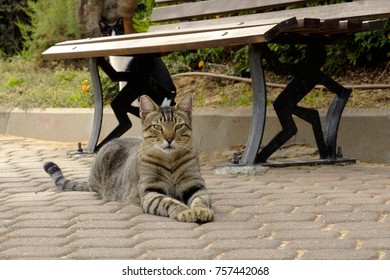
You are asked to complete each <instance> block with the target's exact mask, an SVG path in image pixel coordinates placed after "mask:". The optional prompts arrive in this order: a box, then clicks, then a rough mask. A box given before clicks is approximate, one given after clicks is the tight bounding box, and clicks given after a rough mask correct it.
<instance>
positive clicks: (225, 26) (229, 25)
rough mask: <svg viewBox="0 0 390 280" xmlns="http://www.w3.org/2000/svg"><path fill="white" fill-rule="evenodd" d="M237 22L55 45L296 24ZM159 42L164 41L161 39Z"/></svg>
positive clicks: (283, 27) (292, 23)
mask: <svg viewBox="0 0 390 280" xmlns="http://www.w3.org/2000/svg"><path fill="white" fill-rule="evenodd" d="M236 19H237V21H236V22H232V23H227V24H221V25H217V26H210V25H207V26H199V27H196V28H187V29H175V30H163V31H158V30H157V31H156V32H146V33H136V34H126V35H120V36H106V37H97V38H88V39H81V40H70V41H65V42H60V43H57V44H56V45H58V46H60V45H63V46H64V45H78V44H91V43H98V42H100V43H102V42H119V41H124V40H126V41H129V40H135V39H146V38H157V37H164V36H174V35H184V34H194V33H200V32H207V31H219V30H232V29H239V28H247V27H258V26H264V25H276V24H277V25H278V31H279V32H285V31H287V30H289V29H291V28H294V27H296V26H297V24H298V22H297V20H296V19H295V18H288V19H283V20H281V21H275V20H266V21H258V20H257V21H249V22H243V21H240V20H239V17H236ZM161 40H164V39H163V38H162V39H161Z"/></svg>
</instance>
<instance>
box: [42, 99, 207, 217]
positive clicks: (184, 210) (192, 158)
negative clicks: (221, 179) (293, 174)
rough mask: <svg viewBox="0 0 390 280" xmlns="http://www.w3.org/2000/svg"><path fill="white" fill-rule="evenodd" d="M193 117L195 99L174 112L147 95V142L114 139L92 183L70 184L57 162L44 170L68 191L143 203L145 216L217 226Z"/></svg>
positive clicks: (94, 170) (98, 160)
mask: <svg viewBox="0 0 390 280" xmlns="http://www.w3.org/2000/svg"><path fill="white" fill-rule="evenodd" d="M191 114H192V97H191V95H188V96H186V97H184V98H183V99H182V100H181V101H180V102H178V103H177V105H176V106H175V107H162V108H159V107H158V106H157V105H156V104H155V103H154V102H153V101H152V100H151V99H150V98H149V97H147V96H142V97H141V99H140V116H141V121H142V127H143V138H142V139H141V138H128V139H115V140H112V141H111V142H109V143H107V144H106V145H104V146H103V147H102V149H101V150H100V151H99V152H98V154H97V156H96V159H95V161H94V164H93V166H92V168H91V172H90V176H89V180H88V183H78V182H74V181H70V180H67V179H65V178H64V176H63V175H62V172H61V170H60V169H59V168H58V166H57V165H55V164H54V163H47V164H45V170H46V172H47V173H48V174H49V175H51V177H52V179H53V181H54V182H55V184H56V186H57V187H59V188H60V189H62V190H65V191H69V190H70V191H72V190H78V191H84V190H89V191H95V192H97V193H99V194H100V195H101V196H102V198H103V199H105V200H107V201H110V200H121V201H129V200H139V203H140V205H141V207H142V209H143V210H144V212H145V213H149V214H153V215H160V216H166V217H171V218H174V219H176V220H178V221H181V222H209V221H212V220H213V217H214V213H213V211H212V210H211V200H210V196H209V195H208V193H207V191H206V187H205V182H204V180H203V178H202V176H201V173H200V167H199V162H198V156H197V150H196V148H195V147H194V145H193V143H192V140H191V139H192V135H191V133H192V126H191Z"/></svg>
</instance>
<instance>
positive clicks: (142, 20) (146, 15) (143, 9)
mask: <svg viewBox="0 0 390 280" xmlns="http://www.w3.org/2000/svg"><path fill="white" fill-rule="evenodd" d="M153 5H154V0H139V1H138V4H137V9H136V11H135V14H134V16H133V27H134V29H135V30H137V32H146V31H148V29H149V26H150V24H151V18H150V16H151V13H152V9H153Z"/></svg>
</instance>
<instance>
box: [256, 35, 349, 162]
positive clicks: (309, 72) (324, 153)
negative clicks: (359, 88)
mask: <svg viewBox="0 0 390 280" xmlns="http://www.w3.org/2000/svg"><path fill="white" fill-rule="evenodd" d="M307 45H308V47H307V51H306V57H305V59H304V60H303V61H302V62H301V63H297V64H295V65H291V64H282V63H280V62H279V61H278V59H277V58H276V57H275V56H274V55H273V54H272V52H271V51H270V50H269V49H268V48H267V47H265V48H264V52H265V58H266V59H267V61H268V62H269V64H270V66H271V68H273V70H274V72H275V73H280V74H285V75H286V74H288V75H293V77H294V78H293V79H292V80H291V81H290V83H289V84H288V85H287V87H286V88H285V89H284V90H283V91H282V92H281V93H280V95H279V96H278V97H277V98H276V99H275V101H274V108H275V111H276V114H277V116H278V119H279V121H280V124H281V126H282V130H281V131H280V132H279V133H278V134H277V135H276V136H275V137H274V138H273V139H272V140H271V141H270V142H269V143H268V144H267V145H266V146H265V147H264V148H263V149H262V150H260V152H259V153H258V154H257V156H256V159H255V162H256V163H264V162H266V161H267V159H268V158H269V157H270V156H271V155H272V154H273V153H274V152H275V151H276V150H277V149H279V148H280V147H282V145H283V144H285V143H286V142H287V141H288V140H289V139H290V138H291V137H292V136H293V135H295V134H296V133H297V126H296V124H295V122H294V120H293V117H292V115H295V116H297V117H299V118H301V119H303V120H305V121H306V122H308V123H310V124H311V125H312V128H313V133H314V137H315V140H316V143H317V147H318V151H319V154H320V158H321V159H331V160H335V159H336V158H337V155H336V154H337V151H336V150H337V132H338V127H339V123H340V119H341V115H342V112H343V110H344V107H345V104H346V102H347V101H348V98H349V96H350V94H351V92H352V91H351V90H350V89H346V88H344V87H343V86H341V85H340V84H339V83H337V82H336V81H334V80H333V79H332V78H330V77H329V76H327V75H325V74H324V73H323V72H322V71H321V66H322V65H323V64H324V63H325V60H326V50H325V48H324V46H323V45H321V44H317V43H311V44H307ZM317 84H322V85H324V86H325V87H326V88H328V89H329V90H330V91H332V92H334V93H335V97H334V99H333V101H332V103H331V104H330V106H329V109H328V112H327V115H326V118H325V123H324V127H323V128H322V126H321V121H320V117H319V113H318V111H317V110H314V109H310V108H303V107H300V106H298V105H297V104H298V102H299V101H300V100H302V99H303V98H304V97H305V96H306V95H307V94H308V93H309V92H310V91H311V90H312V89H313V88H314V86H315V85H317Z"/></svg>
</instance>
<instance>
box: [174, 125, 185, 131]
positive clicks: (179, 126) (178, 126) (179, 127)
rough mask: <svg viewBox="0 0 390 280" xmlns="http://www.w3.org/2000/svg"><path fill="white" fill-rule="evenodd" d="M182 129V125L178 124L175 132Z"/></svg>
mask: <svg viewBox="0 0 390 280" xmlns="http://www.w3.org/2000/svg"><path fill="white" fill-rule="evenodd" d="M183 127H184V124H178V125H176V126H175V129H176V130H179V129H182V128H183Z"/></svg>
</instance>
